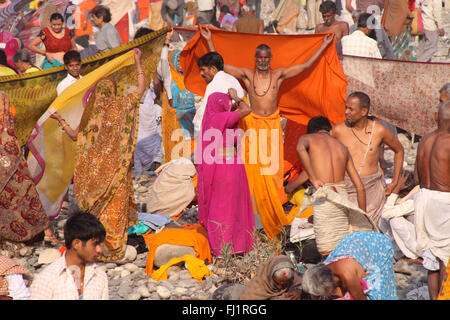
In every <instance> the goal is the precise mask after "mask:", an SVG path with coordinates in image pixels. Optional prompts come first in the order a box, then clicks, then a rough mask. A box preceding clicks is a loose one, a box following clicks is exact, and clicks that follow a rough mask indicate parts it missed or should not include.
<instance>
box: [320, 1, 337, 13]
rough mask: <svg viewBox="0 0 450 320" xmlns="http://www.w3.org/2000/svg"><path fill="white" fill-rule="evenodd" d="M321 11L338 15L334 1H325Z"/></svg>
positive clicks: (321, 5)
mask: <svg viewBox="0 0 450 320" xmlns="http://www.w3.org/2000/svg"><path fill="white" fill-rule="evenodd" d="M319 11H320V12H321V13H327V12H331V13H336V4H335V3H334V2H333V1H324V2H322V3H321V4H320V6H319Z"/></svg>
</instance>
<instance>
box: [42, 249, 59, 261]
mask: <svg viewBox="0 0 450 320" xmlns="http://www.w3.org/2000/svg"><path fill="white" fill-rule="evenodd" d="M60 257H61V253H60V252H59V251H58V250H57V249H54V248H50V249H44V250H42V251H41V253H40V254H39V259H38V264H50V263H53V262H55V261H56V260H58V259H59V258H60Z"/></svg>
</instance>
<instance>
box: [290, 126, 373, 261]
mask: <svg viewBox="0 0 450 320" xmlns="http://www.w3.org/2000/svg"><path fill="white" fill-rule="evenodd" d="M330 130H331V124H330V122H329V121H328V119H327V118H325V117H314V118H312V119H311V120H310V121H309V123H308V128H307V134H306V135H303V136H302V137H301V138H300V139H299V140H298V145H297V152H298V156H299V158H300V162H301V164H302V166H303V167H304V168H305V171H306V173H307V174H308V177H309V181H310V182H311V184H312V185H313V187H314V189H315V193H314V194H313V195H312V203H313V208H314V233H315V237H316V244H317V249H318V251H319V252H320V253H321V254H322V255H328V254H329V253H330V252H331V251H333V249H334V248H335V247H336V246H337V245H338V243H339V242H340V241H341V240H342V239H343V238H344V237H345V236H346V235H348V234H349V233H351V232H354V231H378V229H377V227H376V226H375V224H374V223H373V222H372V221H371V220H370V218H368V217H367V216H366V213H365V210H366V192H365V191H364V186H363V184H362V182H361V179H360V177H359V175H358V173H357V172H356V168H355V165H354V164H353V160H352V157H351V155H350V153H349V151H348V149H347V147H345V146H344V145H343V144H342V143H341V142H340V141H339V140H337V139H335V138H333V137H331V136H330ZM346 173H347V175H348V176H349V177H350V180H351V182H352V184H353V185H354V186H355V189H356V193H357V199H358V207H359V208H358V207H357V206H356V205H355V204H353V203H352V202H351V201H349V199H348V195H347V191H346V188H345V183H344V176H345V174H346Z"/></svg>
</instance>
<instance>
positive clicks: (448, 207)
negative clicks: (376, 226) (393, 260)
mask: <svg viewBox="0 0 450 320" xmlns="http://www.w3.org/2000/svg"><path fill="white" fill-rule="evenodd" d="M436 121H437V123H438V129H436V130H435V131H433V132H431V133H429V134H427V135H425V136H424V137H423V138H422V140H421V141H420V143H419V146H418V149H417V159H416V177H417V178H418V182H419V184H420V188H421V191H420V195H419V196H418V197H417V198H416V199H415V207H416V215H417V218H416V219H417V221H418V223H417V226H416V231H417V237H418V249H419V251H422V252H426V251H428V253H426V256H427V257H429V255H430V253H431V255H432V257H433V256H434V257H435V258H438V261H439V267H438V266H437V262H436V264H435V266H434V267H432V266H431V267H430V265H428V264H427V262H426V260H427V259H426V258H424V267H425V268H426V269H428V290H429V293H430V298H431V299H432V300H436V299H437V296H438V291H439V288H440V285H441V283H442V279H443V276H444V271H445V264H446V263H447V261H448V259H449V256H450V249H449V248H448V243H449V241H450V235H449V233H448V230H449V228H450V223H449V222H448V221H449V219H448V217H449V216H450V101H449V100H447V101H444V102H442V103H441V104H440V105H439V111H438V113H437V114H436ZM439 219H441V220H442V219H443V220H442V221H444V222H440V221H439ZM425 224H426V225H427V228H426V229H425V228H423V227H421V226H423V225H425ZM436 224H438V226H437V227H438V229H435V228H434V226H435V225H436ZM436 230H438V231H439V230H441V231H442V234H439V233H438V234H435V232H436ZM444 230H446V231H445V232H444ZM424 239H425V240H424ZM439 242H440V243H439ZM445 243H447V245H445ZM442 247H443V248H442ZM430 251H431V252H430ZM433 260H436V259H433ZM439 270H440V272H439Z"/></svg>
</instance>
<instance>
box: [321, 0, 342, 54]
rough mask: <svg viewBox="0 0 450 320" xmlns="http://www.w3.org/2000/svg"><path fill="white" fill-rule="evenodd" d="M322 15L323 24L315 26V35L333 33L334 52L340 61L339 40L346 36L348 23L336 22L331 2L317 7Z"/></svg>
mask: <svg viewBox="0 0 450 320" xmlns="http://www.w3.org/2000/svg"><path fill="white" fill-rule="evenodd" d="M319 11H320V12H321V13H322V18H323V23H321V24H318V25H317V26H316V31H315V33H323V32H334V35H335V37H336V51H337V53H338V56H339V59H342V45H341V39H342V37H343V36H346V35H348V33H349V31H348V23H346V22H343V21H337V20H336V19H335V18H336V4H335V3H334V2H332V1H325V2H322V4H321V5H320V7H319Z"/></svg>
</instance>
